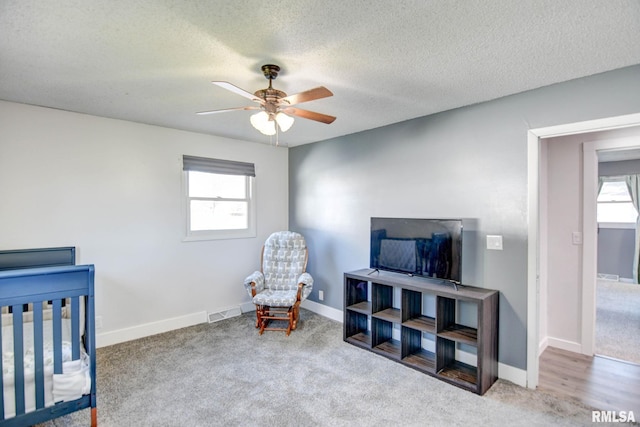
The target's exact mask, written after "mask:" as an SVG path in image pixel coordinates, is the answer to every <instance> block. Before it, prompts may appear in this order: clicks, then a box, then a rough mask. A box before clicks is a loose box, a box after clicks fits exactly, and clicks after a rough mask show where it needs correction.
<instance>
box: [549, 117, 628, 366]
mask: <svg viewBox="0 0 640 427" xmlns="http://www.w3.org/2000/svg"><path fill="white" fill-rule="evenodd" d="M638 135H640V129H637V128H628V129H620V130H615V131H606V132H596V133H585V134H581V135H571V136H564V137H558V138H549V139H546V140H544V141H543V148H544V149H543V155H546V156H545V157H544V158H543V160H542V161H541V163H543V162H544V163H545V165H546V168H545V169H542V170H541V174H544V173H546V174H547V176H546V177H541V187H542V186H543V185H545V184H546V188H545V190H546V197H544V196H542V197H543V199H544V203H543V202H541V223H542V222H545V223H546V225H547V235H546V238H545V239H543V238H542V237H541V239H540V244H541V246H542V245H544V249H543V250H542V253H546V256H545V261H546V267H545V265H544V264H545V263H541V281H540V285H541V288H540V295H541V298H540V304H541V307H540V316H541V319H540V324H541V328H540V341H541V347H544V346H545V345H546V344H548V345H551V346H553V347H558V348H562V349H565V350H569V351H574V352H577V353H579V352H581V348H582V341H583V339H582V289H583V283H584V281H583V278H582V245H576V244H573V241H572V233H573V232H575V231H577V232H581V231H582V216H583V203H582V194H583V189H582V188H583V174H582V171H583V168H582V165H583V154H582V145H583V143H585V142H590V141H602V140H610V139H616V138H628V137H631V136H638ZM544 207H546V211H543V209H544ZM591 208H592V209H594V210H595V209H596V206H592V207H591ZM542 233H543V230H542V227H541V234H542ZM543 268H545V271H546V280H543V279H544V276H545V274H542V269H543ZM543 295H545V296H546V299H545V298H543ZM545 314H546V316H547V317H546V319H542V316H545ZM545 323H546V330H545V329H544V328H543V327H542V326H543V325H545ZM545 334H546V335H545Z"/></svg>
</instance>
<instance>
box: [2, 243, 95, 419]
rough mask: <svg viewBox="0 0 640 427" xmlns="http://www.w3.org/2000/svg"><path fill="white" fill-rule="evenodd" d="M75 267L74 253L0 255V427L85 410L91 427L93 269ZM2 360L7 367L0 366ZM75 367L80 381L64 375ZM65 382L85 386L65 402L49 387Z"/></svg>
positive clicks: (28, 251) (47, 251)
mask: <svg viewBox="0 0 640 427" xmlns="http://www.w3.org/2000/svg"><path fill="white" fill-rule="evenodd" d="M74 264H75V248H74V247H63V248H46V249H26V250H24V249H23V250H11V251H0V308H1V309H2V317H1V318H0V326H1V327H2V328H1V329H0V330H2V331H3V332H2V334H0V348H1V349H3V354H2V356H3V357H2V358H0V372H2V375H0V400H2V405H0V426H1V427H5V426H6V427H9V426H30V425H33V424H38V423H42V422H45V421H47V420H50V419H53V418H57V417H60V416H62V415H66V414H69V413H71V412H74V411H78V410H81V409H85V408H91V411H90V412H91V425H92V426H97V408H96V381H95V380H96V357H95V354H96V347H95V312H94V310H95V309H94V276H95V272H94V266H93V265H74ZM63 330H64V333H63ZM65 334H66V340H68V341H66V340H65V341H63V339H65V338H64V335H65ZM25 343H28V348H27V345H26V344H25ZM7 349H8V350H7ZM5 351H6V352H5ZM25 355H26V356H25ZM63 357H66V358H67V361H66V362H65V363H63ZM9 358H13V364H12V365H11V363H8V362H7V363H5V360H9ZM87 362H88V363H87ZM81 363H83V364H84V365H82V366H83V369H84V372H83V373H82V375H83V376H81V377H78V376H75V377H74V376H73V375H75V374H74V373H69V372H67V370H69V369H67V368H69V367H70V366H71V365H73V366H80V364H81ZM5 364H8V365H10V366H4V365H5ZM48 364H50V365H52V367H51V366H49V365H48ZM87 365H88V366H87ZM27 366H28V367H29V368H28V369H27ZM11 374H12V375H11ZM87 374H88V378H89V379H90V380H89V381H87V380H86V375H87ZM69 376H71V378H72V379H73V380H72V382H73V381H75V382H76V383H77V381H78V379H79V381H80V382H81V383H82V381H84V384H85V391H82V392H75V391H74V392H72V393H71V397H70V396H69V395H64V393H61V392H60V391H58V392H56V385H55V384H60V382H63V384H68V383H69V380H70V379H69V378H68V377H69ZM56 380H57V381H58V382H56ZM11 381H12V382H13V387H11V384H10V382H11ZM89 382H90V386H89V385H88V383H89ZM11 388H13V390H11ZM7 390H9V391H7ZM59 390H62V387H60V389H59ZM12 391H13V393H12ZM80 393H83V394H82V395H81V396H80V395H78V396H77V397H76V396H75V394H80ZM61 395H62V396H63V397H60V396H61Z"/></svg>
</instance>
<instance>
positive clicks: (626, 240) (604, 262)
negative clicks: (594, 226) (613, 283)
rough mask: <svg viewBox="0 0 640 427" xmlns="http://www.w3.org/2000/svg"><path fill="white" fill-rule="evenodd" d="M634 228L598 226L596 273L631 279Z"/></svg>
mask: <svg viewBox="0 0 640 427" xmlns="http://www.w3.org/2000/svg"><path fill="white" fill-rule="evenodd" d="M635 246H636V230H635V229H634V228H631V229H629V228H603V227H599V228H598V273H600V274H616V275H618V277H619V278H621V279H633V253H634V251H635Z"/></svg>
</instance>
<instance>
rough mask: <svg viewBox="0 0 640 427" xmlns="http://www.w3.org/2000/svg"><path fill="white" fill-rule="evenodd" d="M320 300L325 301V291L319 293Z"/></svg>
mask: <svg viewBox="0 0 640 427" xmlns="http://www.w3.org/2000/svg"><path fill="white" fill-rule="evenodd" d="M318 299H319V300H320V301H324V291H318Z"/></svg>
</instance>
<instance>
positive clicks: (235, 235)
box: [182, 230, 256, 242]
mask: <svg viewBox="0 0 640 427" xmlns="http://www.w3.org/2000/svg"><path fill="white" fill-rule="evenodd" d="M255 237H256V231H255V230H233V231H219V232H204V233H197V234H190V235H188V236H185V237H184V238H183V239H182V241H183V242H202V241H206V240H229V239H251V238H255Z"/></svg>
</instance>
